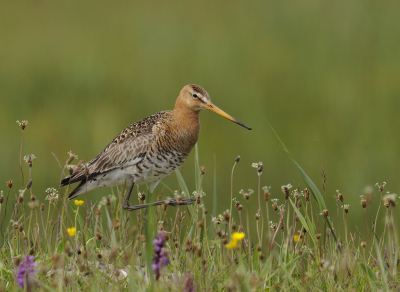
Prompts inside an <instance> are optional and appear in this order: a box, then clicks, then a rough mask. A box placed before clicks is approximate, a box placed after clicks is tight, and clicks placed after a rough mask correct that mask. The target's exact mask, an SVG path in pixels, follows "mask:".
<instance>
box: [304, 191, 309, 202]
mask: <svg viewBox="0 0 400 292" xmlns="http://www.w3.org/2000/svg"><path fill="white" fill-rule="evenodd" d="M304 198H305V199H306V202H309V201H310V190H309V189H308V188H306V189H304Z"/></svg>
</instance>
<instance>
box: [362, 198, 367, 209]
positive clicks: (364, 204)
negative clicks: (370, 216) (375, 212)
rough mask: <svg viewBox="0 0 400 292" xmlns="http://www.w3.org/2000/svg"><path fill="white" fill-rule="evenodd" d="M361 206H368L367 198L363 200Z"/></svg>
mask: <svg viewBox="0 0 400 292" xmlns="http://www.w3.org/2000/svg"><path fill="white" fill-rule="evenodd" d="M361 206H362V207H363V208H367V200H361Z"/></svg>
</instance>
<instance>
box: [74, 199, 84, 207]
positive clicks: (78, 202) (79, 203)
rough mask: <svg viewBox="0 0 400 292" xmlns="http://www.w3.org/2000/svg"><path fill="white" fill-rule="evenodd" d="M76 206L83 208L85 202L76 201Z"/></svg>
mask: <svg viewBox="0 0 400 292" xmlns="http://www.w3.org/2000/svg"><path fill="white" fill-rule="evenodd" d="M75 205H77V206H78V207H79V206H82V205H83V201H80V200H75Z"/></svg>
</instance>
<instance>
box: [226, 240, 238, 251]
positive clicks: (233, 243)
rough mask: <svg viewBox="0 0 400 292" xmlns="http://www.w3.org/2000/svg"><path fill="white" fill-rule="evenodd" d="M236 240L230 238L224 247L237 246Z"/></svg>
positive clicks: (232, 247)
mask: <svg viewBox="0 0 400 292" xmlns="http://www.w3.org/2000/svg"><path fill="white" fill-rule="evenodd" d="M237 243H238V242H237V241H236V240H232V241H231V242H229V243H228V244H225V246H226V248H229V249H234V248H235V247H236V246H237Z"/></svg>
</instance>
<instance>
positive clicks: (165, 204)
mask: <svg viewBox="0 0 400 292" xmlns="http://www.w3.org/2000/svg"><path fill="white" fill-rule="evenodd" d="M161 209H162V210H163V211H167V209H168V202H166V201H165V202H164V203H163V204H162V205H161Z"/></svg>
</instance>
